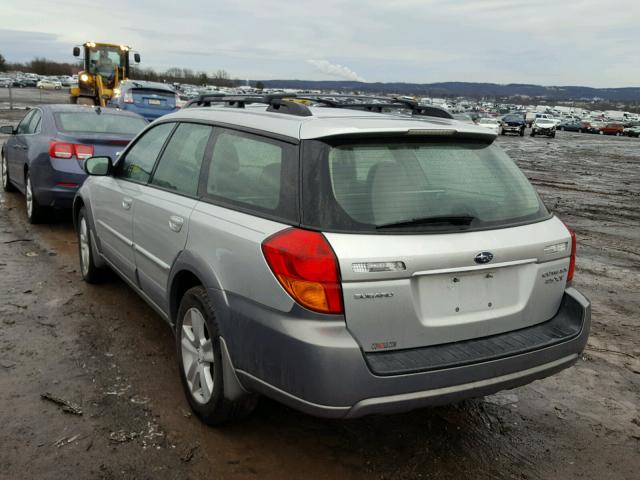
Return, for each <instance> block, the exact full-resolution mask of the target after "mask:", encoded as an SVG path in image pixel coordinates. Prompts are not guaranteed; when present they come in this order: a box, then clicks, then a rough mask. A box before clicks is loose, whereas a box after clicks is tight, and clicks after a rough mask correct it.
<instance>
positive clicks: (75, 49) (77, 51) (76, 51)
mask: <svg viewBox="0 0 640 480" xmlns="http://www.w3.org/2000/svg"><path fill="white" fill-rule="evenodd" d="M73 56H74V57H79V56H80V47H73Z"/></svg>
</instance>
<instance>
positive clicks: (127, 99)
mask: <svg viewBox="0 0 640 480" xmlns="http://www.w3.org/2000/svg"><path fill="white" fill-rule="evenodd" d="M122 101H123V102H124V103H133V93H131V90H129V91H127V92H124V96H123V97H122Z"/></svg>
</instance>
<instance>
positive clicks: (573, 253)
mask: <svg viewBox="0 0 640 480" xmlns="http://www.w3.org/2000/svg"><path fill="white" fill-rule="evenodd" d="M567 230H569V233H570V234H571V258H570V259H569V272H568V273H567V283H568V284H569V283H571V282H572V281H573V274H574V272H575V271H576V247H577V241H576V232H574V231H573V230H571V229H570V228H569V227H567Z"/></svg>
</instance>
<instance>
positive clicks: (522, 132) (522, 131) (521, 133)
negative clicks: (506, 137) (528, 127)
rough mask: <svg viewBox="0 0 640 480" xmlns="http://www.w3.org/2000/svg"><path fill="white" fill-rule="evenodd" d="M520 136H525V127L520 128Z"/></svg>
mask: <svg viewBox="0 0 640 480" xmlns="http://www.w3.org/2000/svg"><path fill="white" fill-rule="evenodd" d="M520 136H521V137H524V128H523V129H522V130H520Z"/></svg>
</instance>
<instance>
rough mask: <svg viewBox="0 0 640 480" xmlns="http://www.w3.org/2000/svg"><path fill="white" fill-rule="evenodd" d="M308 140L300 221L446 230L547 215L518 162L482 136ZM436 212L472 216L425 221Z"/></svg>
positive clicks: (341, 227) (336, 226)
mask: <svg viewBox="0 0 640 480" xmlns="http://www.w3.org/2000/svg"><path fill="white" fill-rule="evenodd" d="M309 143H311V145H312V147H311V148H312V156H313V159H314V161H313V162H311V164H310V165H309V167H310V168H308V169H307V173H305V175H304V181H305V182H306V185H305V186H304V193H303V219H304V221H303V223H304V224H306V225H308V226H311V227H317V228H320V229H325V230H334V231H351V232H353V231H368V232H371V231H378V233H380V232H379V230H380V228H379V227H381V226H385V225H392V224H399V223H405V225H398V227H397V231H403V232H412V231H413V232H431V231H438V232H441V231H443V230H448V229H451V230H454V231H459V230H461V229H464V230H473V229H484V228H492V227H499V226H507V225H510V224H516V223H524V222H529V221H537V220H540V219H542V218H546V217H547V216H548V212H547V210H546V209H545V207H544V206H543V204H542V203H541V201H540V200H539V198H538V195H537V194H536V192H535V190H534V189H533V187H532V186H531V185H530V184H529V182H528V181H527V179H526V177H525V176H524V174H523V173H522V172H521V171H520V170H519V169H518V167H517V166H516V165H515V164H514V162H513V161H512V160H511V159H510V158H509V157H508V156H507V155H506V154H505V153H504V152H503V151H502V150H501V149H500V148H499V147H497V146H495V145H492V144H488V143H486V142H483V141H463V140H457V141H453V140H451V141H447V140H438V139H430V140H422V139H416V140H414V141H407V140H405V139H402V140H400V139H389V140H388V141H380V140H377V141H373V140H372V141H365V140H361V141H358V142H355V143H343V144H333V145H332V144H329V143H324V142H320V141H311V142H309ZM305 148H306V147H305ZM437 217H443V218H450V217H454V218H469V219H470V220H469V221H468V222H428V221H427V222H425V221H424V219H432V218H437ZM416 219H421V221H420V222H415V220H416ZM385 231H388V230H385Z"/></svg>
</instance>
